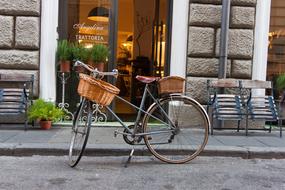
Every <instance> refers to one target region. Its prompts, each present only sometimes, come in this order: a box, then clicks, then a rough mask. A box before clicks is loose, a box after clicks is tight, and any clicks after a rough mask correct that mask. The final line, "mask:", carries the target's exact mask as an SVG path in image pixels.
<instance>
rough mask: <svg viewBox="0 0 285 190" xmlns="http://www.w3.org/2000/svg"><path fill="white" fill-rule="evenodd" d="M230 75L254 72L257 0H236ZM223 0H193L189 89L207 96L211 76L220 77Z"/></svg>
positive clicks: (199, 96)
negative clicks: (207, 82) (207, 85)
mask: <svg viewBox="0 0 285 190" xmlns="http://www.w3.org/2000/svg"><path fill="white" fill-rule="evenodd" d="M231 2H232V3H231V16H230V17H231V18H230V30H229V42H228V43H229V44H228V61H227V77H228V78H242V79H250V78H251V74H252V70H251V69H252V59H253V44H254V27H255V11H256V10H255V9H256V0H232V1H231ZM221 14H222V5H221V0H190V5H189V35H188V53H187V85H186V88H187V89H186V92H187V93H188V95H190V96H192V97H194V98H195V99H197V100H198V101H199V102H201V103H203V104H205V103H206V100H207V89H206V81H207V79H211V78H217V77H218V67H219V65H218V64H219V47H220V28H221Z"/></svg>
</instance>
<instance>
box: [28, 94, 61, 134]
mask: <svg viewBox="0 0 285 190" xmlns="http://www.w3.org/2000/svg"><path fill="white" fill-rule="evenodd" d="M64 115H65V113H64V112H63V111H62V110H61V109H60V108H58V107H56V106H55V105H54V103H52V102H47V101H45V100H43V99H37V100H36V101H34V103H33V104H32V105H31V106H30V107H29V109H28V119H29V120H30V121H34V120H36V121H39V123H40V126H41V128H42V129H50V128H51V123H52V122H54V121H58V120H60V119H61V118H62V117H63V116H64Z"/></svg>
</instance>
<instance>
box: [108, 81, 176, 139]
mask: <svg viewBox="0 0 285 190" xmlns="http://www.w3.org/2000/svg"><path fill="white" fill-rule="evenodd" d="M147 95H149V96H150V97H151V99H152V100H153V101H154V103H157V104H158V105H159V108H160V109H161V111H162V113H163V114H164V115H165V116H166V117H167V119H168V121H169V122H170V124H169V123H165V122H164V121H162V120H161V119H159V118H157V117H155V116H154V115H151V114H149V113H147V111H145V110H143V106H144V103H145V100H146V97H147ZM115 97H116V98H118V99H119V100H121V101H123V102H125V103H126V104H128V105H130V106H131V107H133V108H135V109H137V110H139V111H138V114H137V117H136V120H135V122H134V130H133V131H132V130H131V129H130V128H129V127H128V126H127V125H126V124H125V123H124V122H123V121H122V120H121V119H120V117H119V116H118V115H117V114H116V113H114V112H113V110H112V109H111V108H110V107H109V106H106V108H107V110H108V111H109V112H110V113H111V114H112V115H113V116H114V117H115V118H116V120H117V121H118V122H119V123H120V124H121V125H122V126H123V127H124V128H125V129H126V130H127V131H128V133H124V132H119V131H117V133H119V134H123V135H132V136H143V135H148V134H155V133H159V134H160V133H163V132H165V133H166V132H169V130H167V131H156V132H150V133H137V132H136V131H137V128H138V126H139V121H140V118H141V115H142V113H144V114H148V115H150V117H152V118H154V119H157V120H159V121H161V122H162V123H165V124H167V125H170V127H171V130H174V128H175V125H174V123H173V122H172V121H171V119H170V118H169V117H168V115H167V113H166V112H165V111H164V109H163V108H162V107H161V105H160V104H159V99H157V98H155V97H154V96H153V95H152V94H151V92H150V89H149V84H146V86H145V88H144V92H143V96H142V101H141V104H140V107H138V106H136V105H134V104H132V103H130V102H129V101H127V100H125V99H123V98H121V97H120V96H117V95H116V96H115Z"/></svg>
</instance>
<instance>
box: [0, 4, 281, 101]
mask: <svg viewBox="0 0 285 190" xmlns="http://www.w3.org/2000/svg"><path fill="white" fill-rule="evenodd" d="M148 3H149V4H148ZM98 5H100V6H105V7H107V8H109V9H110V12H109V13H110V15H109V18H110V20H109V22H108V23H107V25H106V24H105V25H102V28H103V29H104V30H106V31H107V33H105V34H104V35H106V36H107V39H106V42H104V43H106V44H107V45H108V46H110V47H111V49H112V51H111V52H112V55H111V57H110V60H109V62H110V63H109V65H108V69H111V68H116V67H118V65H119V64H118V63H120V61H121V63H123V61H122V60H123V59H118V58H123V57H120V56H121V54H120V53H122V52H120V51H121V49H120V48H121V47H120V45H123V46H124V47H125V46H126V47H129V46H127V45H126V44H125V43H127V42H128V39H132V46H131V47H129V48H131V49H128V50H131V51H132V52H131V55H130V56H131V57H128V61H132V60H135V59H136V58H137V57H139V56H141V54H143V55H144V56H146V57H148V58H149V60H150V63H155V64H156V65H155V67H152V69H151V71H152V73H159V74H160V76H163V75H168V74H170V75H179V76H182V77H186V78H187V84H186V92H187V94H189V95H191V96H192V97H194V98H196V99H198V100H199V101H200V102H201V103H205V102H206V98H207V96H206V80H207V79H209V78H217V76H218V68H219V66H218V63H219V46H220V44H219V43H220V28H221V14H222V0H168V1H167V0H165V1H155V0H148V1H141V0H118V1H117V0H100V1H98V0H62V1H61V0H17V1H16V0H10V1H8V0H1V1H0V73H8V74H13V75H15V74H21V73H27V74H35V76H36V85H35V92H36V94H38V95H39V96H40V97H42V98H44V99H48V100H51V101H56V96H57V93H58V91H59V90H58V89H57V88H56V86H57V82H56V81H57V78H58V73H57V67H56V59H55V51H56V46H57V41H58V39H63V38H66V39H68V40H73V41H78V42H80V43H81V42H82V41H83V42H84V43H85V44H86V46H87V45H88V43H90V42H88V40H95V42H94V43H96V40H98V39H102V38H97V37H96V38H95V35H97V34H86V33H84V32H83V31H82V30H81V31H80V29H78V28H76V27H74V26H75V25H76V24H77V25H76V26H81V27H82V26H83V29H84V25H85V29H86V26H87V28H88V27H89V28H90V26H94V24H93V25H92V24H90V21H88V20H87V15H88V13H89V12H90V10H91V9H92V8H93V7H96V6H98ZM284 8H285V5H284V2H283V1H282V0H231V14H230V30H229V45H228V61H227V77H228V78H242V79H260V80H266V79H269V80H271V79H272V78H273V77H274V76H276V75H278V74H280V73H282V72H285V67H283V63H284V54H285V53H284V47H285V45H284V44H285V42H284V35H285V32H283V31H284V24H283V23H284V18H285V15H284V12H285V11H284ZM128 10H132V11H131V12H128ZM159 10H160V11H159ZM71 12H72V13H71ZM83 13H84V14H83ZM130 15H131V16H130ZM148 15H153V16H148ZM84 17H86V18H84ZM270 18H271V19H272V20H271V21H270ZM144 19H145V20H144ZM139 20H141V22H139ZM152 20H155V21H157V23H154V24H153V25H152V27H150V28H149V29H146V32H145V33H143V37H142V38H140V40H141V42H136V39H138V36H139V34H140V33H139V32H140V28H139V27H145V28H147V27H148V24H149V23H148V22H150V21H152ZM282 21H283V23H282ZM82 24H83V25H82ZM98 26H99V25H98ZM130 26H131V27H130ZM104 27H105V28H104ZM145 28H143V30H144V29H145ZM75 29H77V30H75ZM81 29H82V28H81ZM103 33H104V32H102V34H100V35H103ZM148 39H151V40H150V41H151V43H149V44H144V43H143V42H146V41H148ZM84 40H85V41H84ZM92 43H93V42H92ZM136 43H142V44H139V45H138V44H136ZM138 46H140V47H139V48H138ZM268 52H269V55H268ZM268 57H269V58H268ZM158 65H159V66H158ZM120 67H123V69H122V70H123V71H126V72H127V71H128V64H125V65H124V64H121V65H120ZM267 68H268V69H267ZM156 69H157V70H156ZM133 71H134V70H132V72H133ZM137 72H138V74H139V72H142V69H138V70H137ZM132 74H136V73H132ZM124 80H125V81H128V79H127V78H125V79H124ZM130 81H131V80H130ZM130 83H131V82H130ZM126 84H127V83H126ZM58 85H60V84H58ZM67 88H68V86H67ZM126 88H127V87H126ZM73 91H74V90H73ZM74 93H76V92H75V91H74ZM131 93H134V94H135V93H136V92H130V93H129V94H131ZM126 94H128V93H126ZM68 96H70V95H68ZM126 96H127V95H126Z"/></svg>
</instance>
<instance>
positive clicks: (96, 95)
mask: <svg viewBox="0 0 285 190" xmlns="http://www.w3.org/2000/svg"><path fill="white" fill-rule="evenodd" d="M79 77H80V80H79V85H78V88H77V92H78V94H79V95H80V96H83V97H85V98H87V99H88V100H91V101H95V102H96V103H98V104H100V105H103V106H107V105H109V104H110V103H111V102H112V100H113V99H114V97H115V95H116V94H119V92H120V90H119V89H118V88H117V87H115V86H113V85H111V84H109V83H107V82H105V81H102V80H98V79H95V78H92V77H91V76H88V75H86V74H83V73H80V74H79Z"/></svg>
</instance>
